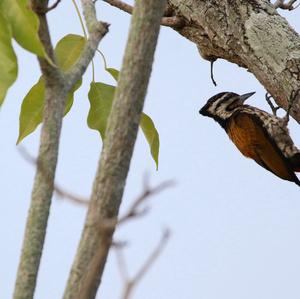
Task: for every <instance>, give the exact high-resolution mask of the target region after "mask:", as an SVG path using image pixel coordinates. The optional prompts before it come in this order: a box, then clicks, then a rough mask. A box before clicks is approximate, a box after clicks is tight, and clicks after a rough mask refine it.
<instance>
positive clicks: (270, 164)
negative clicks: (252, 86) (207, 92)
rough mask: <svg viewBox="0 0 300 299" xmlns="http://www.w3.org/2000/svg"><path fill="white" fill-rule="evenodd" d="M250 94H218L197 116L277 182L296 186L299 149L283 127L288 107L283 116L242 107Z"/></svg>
mask: <svg viewBox="0 0 300 299" xmlns="http://www.w3.org/2000/svg"><path fill="white" fill-rule="evenodd" d="M254 94H255V92H250V93H246V94H243V95H239V94H237V93H234V92H221V93H218V94H216V95H214V96H213V97H211V98H210V99H209V100H208V101H207V103H206V104H205V105H204V106H203V107H202V108H201V109H200V111H199V113H200V114H201V115H203V116H207V117H210V118H213V119H214V120H215V121H216V122H217V123H219V124H220V125H221V127H222V128H223V129H225V131H226V133H227V134H228V136H229V138H230V139H231V141H232V142H233V143H234V144H235V146H236V147H237V148H238V150H239V151H240V152H241V153H242V154H243V155H244V156H245V157H247V158H250V159H253V160H254V161H255V162H256V163H257V164H259V165H260V166H262V167H263V168H265V169H266V170H268V171H270V172H272V173H273V174H275V175H276V176H278V177H280V178H281V179H283V180H287V181H290V182H294V183H295V184H297V185H298V186H300V181H299V179H298V177H297V176H296V174H295V172H300V150H299V149H298V148H297V147H296V146H295V144H294V142H293V140H292V138H291V136H290V134H289V129H288V127H287V125H288V121H289V111H290V106H289V109H288V110H287V114H286V116H285V117H278V116H276V115H275V114H270V113H268V112H266V111H264V110H261V109H259V108H256V107H254V106H250V105H247V104H244V103H245V101H246V100H247V99H248V98H249V97H251V96H252V95H254ZM295 97H296V96H295ZM291 103H292V101H291Z"/></svg>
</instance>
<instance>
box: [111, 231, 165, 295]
mask: <svg viewBox="0 0 300 299" xmlns="http://www.w3.org/2000/svg"><path fill="white" fill-rule="evenodd" d="M169 237H170V231H169V230H165V231H164V232H163V235H162V237H161V239H160V241H159V243H158V245H157V246H156V247H155V248H154V250H153V251H152V253H151V254H150V255H149V256H148V258H147V259H146V260H145V262H144V263H143V265H142V266H141V267H140V269H139V270H138V271H137V273H136V274H135V275H134V276H133V277H132V278H129V274H128V270H127V265H126V261H125V258H124V256H123V252H122V248H116V254H117V261H118V266H119V267H118V268H119V271H120V275H121V278H122V280H123V282H124V287H123V293H122V296H121V299H129V297H130V295H131V293H132V291H133V289H134V288H136V287H137V285H138V283H139V282H140V281H141V279H142V278H143V277H144V276H145V274H146V273H147V272H148V271H149V269H150V267H151V266H152V265H153V264H154V262H155V260H156V259H157V258H158V256H159V255H160V254H161V253H162V251H163V249H164V248H165V246H166V244H167V242H168V240H169Z"/></svg>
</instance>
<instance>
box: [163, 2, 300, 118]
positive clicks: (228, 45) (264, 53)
mask: <svg viewBox="0 0 300 299" xmlns="http://www.w3.org/2000/svg"><path fill="white" fill-rule="evenodd" d="M168 3H169V4H170V5H171V6H172V7H173V8H174V9H175V10H176V14H177V15H178V16H179V17H182V18H184V19H185V24H186V25H185V26H183V27H182V28H179V29H176V28H175V30H176V31H178V33H180V34H181V35H183V36H185V37H186V38H188V39H189V40H191V41H193V42H194V43H195V44H196V45H197V47H198V49H199V52H200V54H201V56H202V57H203V58H204V59H206V60H208V61H214V60H216V59H218V58H222V59H225V60H227V61H229V62H232V63H235V64H237V65H239V66H241V67H244V68H246V69H247V70H248V71H249V72H251V73H252V74H253V75H254V76H255V77H256V78H257V80H258V81H259V82H260V83H261V84H262V85H263V86H264V87H265V89H266V90H267V91H268V92H269V93H270V94H271V95H272V96H273V98H274V99H275V101H276V103H277V105H279V106H280V107H282V108H284V109H285V110H287V109H288V106H289V99H290V97H291V95H292V93H293V92H295V91H296V90H298V89H300V37H299V34H298V33H297V32H295V31H294V30H293V29H292V27H291V26H290V25H289V24H288V23H287V21H286V20H285V19H284V18H283V17H281V16H280V15H279V14H278V13H277V11H276V10H275V9H274V6H273V5H272V3H270V1H268V0H261V1H248V0H234V1H230V2H228V1H216V0H213V1H212V0H204V1H198V0H168ZM294 108H295V109H293V111H291V116H293V117H294V118H295V119H296V120H297V121H298V123H300V96H299V95H298V97H297V99H296V100H295V103H294Z"/></svg>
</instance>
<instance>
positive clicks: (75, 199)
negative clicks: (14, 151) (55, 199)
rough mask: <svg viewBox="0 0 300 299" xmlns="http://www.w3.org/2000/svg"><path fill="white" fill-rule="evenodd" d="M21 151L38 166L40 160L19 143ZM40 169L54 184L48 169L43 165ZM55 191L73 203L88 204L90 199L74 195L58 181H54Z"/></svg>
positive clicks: (30, 161) (26, 158)
mask: <svg viewBox="0 0 300 299" xmlns="http://www.w3.org/2000/svg"><path fill="white" fill-rule="evenodd" d="M18 150H19V153H20V154H21V156H22V157H23V158H24V160H25V161H27V162H28V163H30V164H32V165H33V166H37V165H38V162H37V160H36V159H35V158H34V157H33V156H32V155H31V154H30V153H29V152H28V151H27V150H26V148H25V147H23V146H21V145H19V147H18ZM38 167H40V171H41V172H42V173H43V175H44V177H45V178H46V179H47V181H48V182H49V184H52V182H51V180H50V178H49V175H47V171H46V169H45V167H43V165H41V164H40V165H39V166H38ZM53 188H54V191H55V193H56V194H57V196H59V197H60V198H62V199H67V200H69V201H71V202H73V203H76V204H80V205H87V204H88V203H89V200H88V199H87V198H83V197H79V196H77V195H74V194H72V193H70V192H68V191H66V190H64V188H62V187H60V186H58V185H57V184H56V183H54V187H53Z"/></svg>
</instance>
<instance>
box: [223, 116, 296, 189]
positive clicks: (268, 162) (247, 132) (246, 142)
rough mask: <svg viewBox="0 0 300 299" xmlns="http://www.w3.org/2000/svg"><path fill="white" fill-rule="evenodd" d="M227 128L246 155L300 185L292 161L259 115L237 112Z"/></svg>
mask: <svg viewBox="0 0 300 299" xmlns="http://www.w3.org/2000/svg"><path fill="white" fill-rule="evenodd" d="M226 129H227V133H228V135H229V136H230V138H231V140H232V141H233V143H234V144H235V145H236V146H237V148H238V149H239V150H240V152H241V153H242V154H243V155H244V156H246V157H248V158H252V159H253V160H255V161H256V162H257V163H258V164H259V165H261V166H262V167H264V168H265V169H267V170H269V171H271V172H273V173H274V174H275V175H277V176H279V177H280V178H282V179H284V180H288V181H292V182H295V183H296V184H297V185H299V186H300V181H299V180H298V178H297V176H296V175H295V173H294V172H293V169H292V166H291V164H290V161H289V160H288V159H287V158H285V156H284V155H283V154H282V152H281V150H280V149H279V147H278V146H277V144H276V143H275V141H273V140H272V138H271V136H270V135H269V133H268V131H267V130H266V129H265V128H264V126H263V124H262V122H261V120H260V119H259V118H258V117H257V116H255V115H254V114H250V113H243V112H239V113H236V114H234V115H233V116H232V117H231V118H230V120H229V123H228V126H227V128H226Z"/></svg>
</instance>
